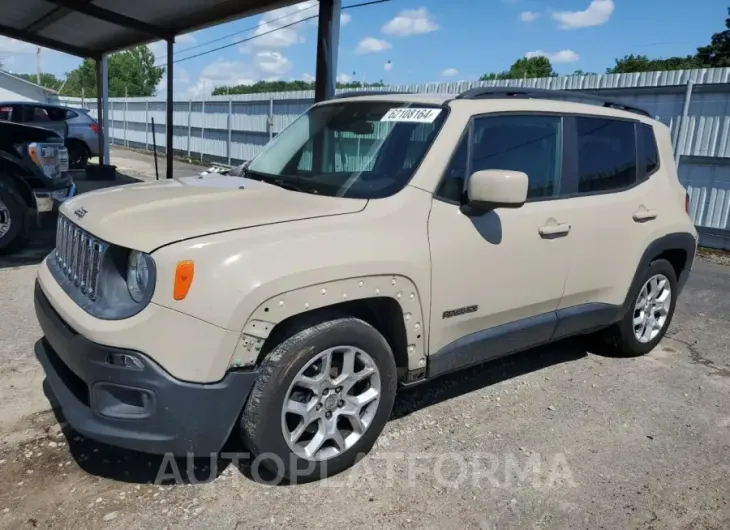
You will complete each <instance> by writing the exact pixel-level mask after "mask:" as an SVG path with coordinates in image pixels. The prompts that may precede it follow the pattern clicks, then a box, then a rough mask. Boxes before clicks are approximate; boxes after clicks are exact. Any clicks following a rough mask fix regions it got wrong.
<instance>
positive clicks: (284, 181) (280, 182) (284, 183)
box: [240, 169, 317, 194]
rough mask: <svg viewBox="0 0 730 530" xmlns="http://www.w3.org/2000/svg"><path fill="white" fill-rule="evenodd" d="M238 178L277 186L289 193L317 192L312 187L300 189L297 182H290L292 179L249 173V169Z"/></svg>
mask: <svg viewBox="0 0 730 530" xmlns="http://www.w3.org/2000/svg"><path fill="white" fill-rule="evenodd" d="M240 176H242V177H245V178H249V179H251V180H258V181H259V182H265V183H267V184H273V185H274V186H278V187H280V188H282V189H285V190H289V191H299V192H302V193H313V194H317V190H316V189H314V187H312V186H308V187H302V186H300V184H299V182H297V183H294V182H292V180H294V179H291V178H288V177H280V176H275V175H268V174H266V173H259V172H258V171H251V170H250V169H244V170H243V171H242V172H241V175H240Z"/></svg>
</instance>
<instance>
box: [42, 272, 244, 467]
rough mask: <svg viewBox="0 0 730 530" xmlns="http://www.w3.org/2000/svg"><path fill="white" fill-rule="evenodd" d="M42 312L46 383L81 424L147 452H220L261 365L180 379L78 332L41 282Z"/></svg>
mask: <svg viewBox="0 0 730 530" xmlns="http://www.w3.org/2000/svg"><path fill="white" fill-rule="evenodd" d="M35 311H36V315H37V317H38V321H39V323H40V326H41V329H42V330H43V334H44V337H43V338H42V339H40V340H39V341H38V342H37V343H36V345H35V354H36V357H37V358H38V360H39V361H40V363H41V365H42V366H43V370H44V371H45V375H46V381H45V382H44V388H45V389H46V391H47V394H48V398H49V399H50V400H51V402H52V404H53V405H54V406H56V407H58V408H60V409H61V412H62V414H63V416H64V418H65V419H66V421H68V423H69V424H70V425H71V426H72V427H73V428H74V430H76V431H77V432H78V433H80V434H82V435H84V436H86V437H88V438H91V439H93V440H97V441H100V442H103V443H107V444H109V445H114V446H118V447H123V448H126V449H132V450H137V451H142V452H146V453H154V454H173V455H175V456H209V455H210V454H212V453H216V452H218V451H220V449H221V447H222V446H223V444H224V443H225V441H226V440H227V438H228V436H229V435H230V433H231V430H232V429H233V428H234V426H235V425H236V423H237V421H238V418H239V415H240V412H241V410H242V409H243V406H244V404H245V402H246V399H247V398H248V395H249V393H250V391H251V389H252V387H253V385H254V383H255V381H256V377H257V373H256V372H255V371H246V372H229V373H228V374H227V375H226V376H225V377H224V378H223V379H222V380H221V381H219V382H217V383H207V384H202V383H189V382H185V381H181V380H179V379H176V378H174V377H173V376H171V375H170V374H169V373H168V372H166V371H165V370H164V369H163V368H162V367H161V366H160V365H159V364H157V363H156V362H154V361H153V360H152V359H150V358H149V357H148V356H146V355H144V354H143V353H141V352H137V351H132V350H126V349H122V348H115V347H110V346H104V345H102V344H97V343H95V342H93V341H91V340H89V339H87V338H85V337H84V336H82V335H80V334H79V333H77V332H76V331H75V330H73V329H72V328H71V327H70V326H69V325H68V324H67V323H66V322H65V321H64V320H63V319H62V318H61V316H60V315H59V314H58V313H57V312H56V311H55V309H53V307H52V306H51V304H50V302H49V301H48V299H47V297H46V295H45V294H44V292H43V290H42V289H41V287H40V285H39V284H38V283H36V288H35Z"/></svg>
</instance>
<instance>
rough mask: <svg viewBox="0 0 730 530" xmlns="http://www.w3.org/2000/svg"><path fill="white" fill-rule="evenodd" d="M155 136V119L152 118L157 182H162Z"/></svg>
mask: <svg viewBox="0 0 730 530" xmlns="http://www.w3.org/2000/svg"><path fill="white" fill-rule="evenodd" d="M156 138H157V137H156V135H155V117H154V116H153V117H152V152H153V153H154V156H155V180H160V171H159V170H158V168H157V139H156Z"/></svg>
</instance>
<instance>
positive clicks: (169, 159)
mask: <svg viewBox="0 0 730 530" xmlns="http://www.w3.org/2000/svg"><path fill="white" fill-rule="evenodd" d="M174 43H175V40H174V39H170V40H168V41H167V105H166V110H167V120H166V121H167V138H166V139H165V155H166V157H167V174H166V176H167V178H169V179H171V178H172V133H173V128H174V125H175V124H174V123H173V118H172V111H173V109H174V107H175V102H174V101H173V99H172V88H173V87H172V83H173V75H172V66H173V60H172V58H173V57H172V53H173V45H174Z"/></svg>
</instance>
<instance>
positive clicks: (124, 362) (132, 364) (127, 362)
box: [106, 353, 144, 370]
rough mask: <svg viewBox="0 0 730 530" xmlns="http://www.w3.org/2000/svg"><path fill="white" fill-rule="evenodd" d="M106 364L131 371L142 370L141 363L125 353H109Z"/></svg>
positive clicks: (142, 365)
mask: <svg viewBox="0 0 730 530" xmlns="http://www.w3.org/2000/svg"><path fill="white" fill-rule="evenodd" d="M106 362H107V363H109V364H111V365H112V366H118V367H119V368H130V369H132V370H144V364H142V361H140V360H139V359H137V358H136V357H134V356H132V355H128V354H126V353H110V354H109V356H108V357H107V359H106Z"/></svg>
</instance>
